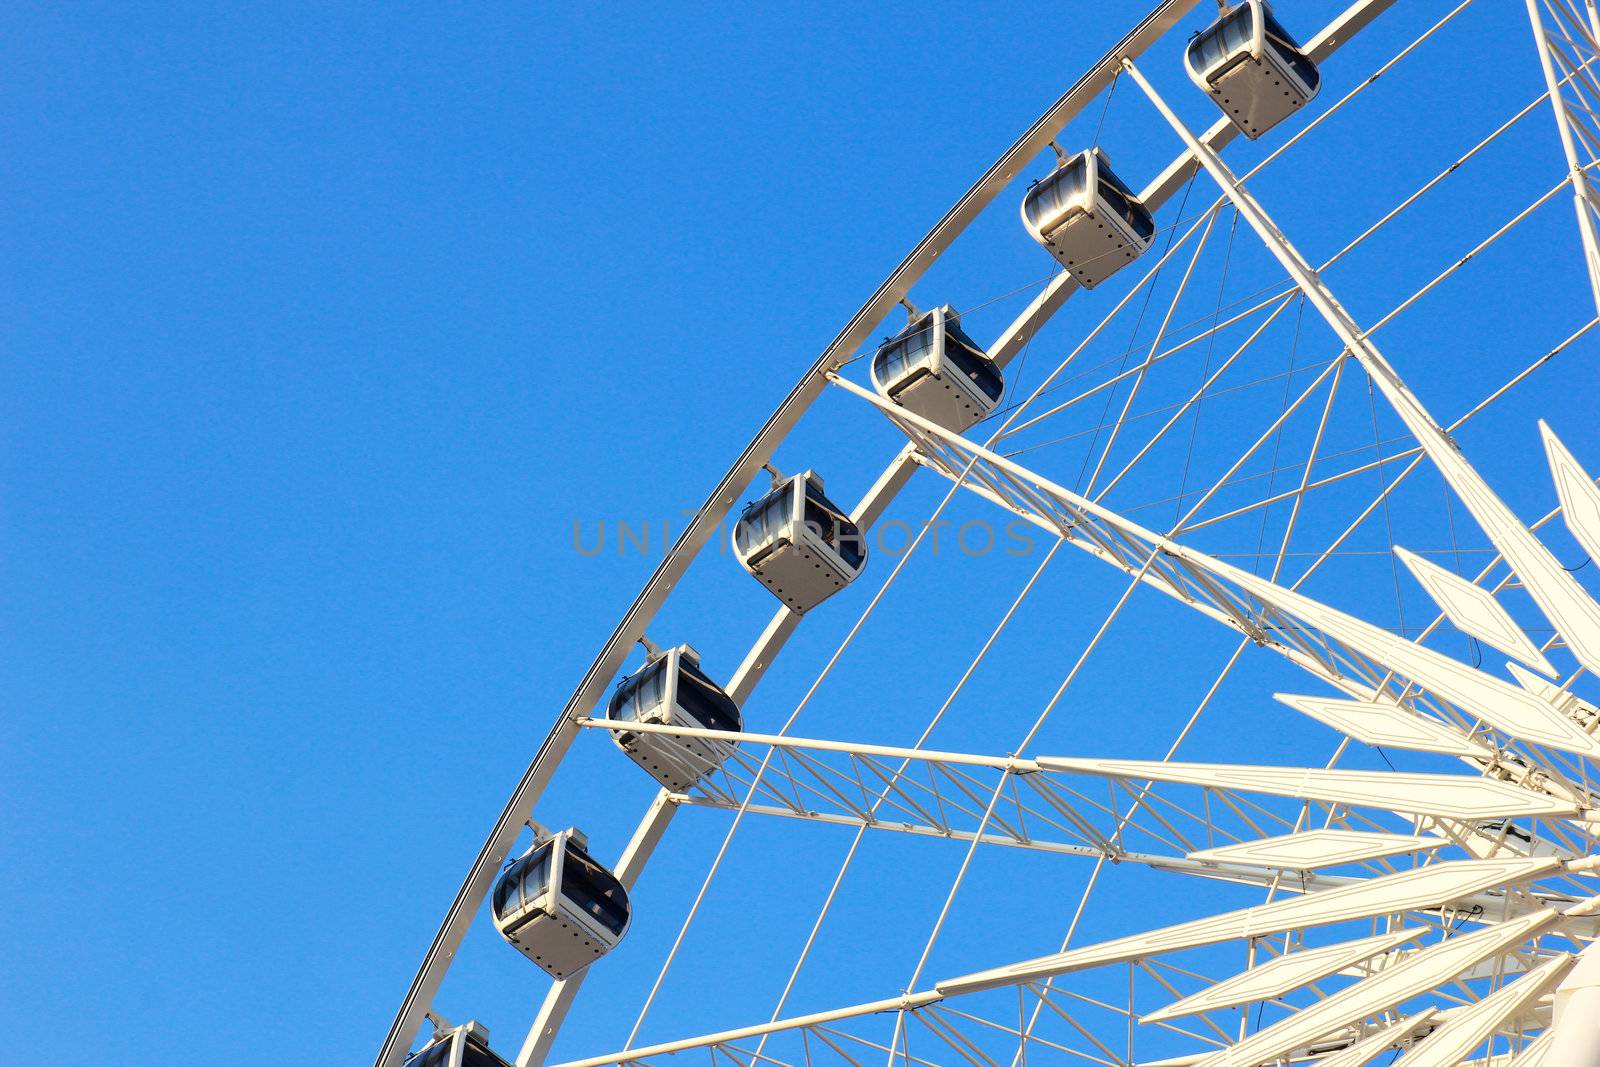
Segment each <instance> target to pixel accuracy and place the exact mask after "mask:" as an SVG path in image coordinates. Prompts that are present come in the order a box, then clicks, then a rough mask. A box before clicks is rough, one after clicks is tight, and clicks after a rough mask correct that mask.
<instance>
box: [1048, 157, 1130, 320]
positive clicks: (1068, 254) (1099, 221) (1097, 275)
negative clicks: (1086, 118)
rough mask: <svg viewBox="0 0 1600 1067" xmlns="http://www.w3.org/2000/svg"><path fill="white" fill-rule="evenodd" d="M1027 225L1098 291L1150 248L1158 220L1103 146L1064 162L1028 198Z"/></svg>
mask: <svg viewBox="0 0 1600 1067" xmlns="http://www.w3.org/2000/svg"><path fill="white" fill-rule="evenodd" d="M1022 224H1023V225H1024V226H1026V227H1027V229H1028V232H1029V233H1030V234H1032V235H1033V239H1034V240H1035V241H1038V242H1039V243H1040V244H1042V245H1044V247H1045V248H1047V249H1049V250H1050V253H1051V254H1052V255H1054V256H1055V257H1056V259H1058V260H1060V261H1061V265H1062V266H1064V267H1066V268H1067V270H1069V271H1071V272H1072V276H1073V277H1074V278H1075V279H1077V281H1078V284H1079V285H1082V286H1083V287H1084V288H1085V289H1093V288H1094V287H1095V286H1097V285H1099V284H1100V283H1101V282H1103V281H1105V280H1106V279H1107V278H1109V277H1111V275H1113V274H1115V273H1116V272H1117V271H1119V270H1121V269H1122V268H1123V267H1125V266H1127V265H1128V264H1129V263H1132V262H1133V261H1134V260H1135V259H1137V258H1138V257H1139V255H1140V254H1141V253H1143V252H1144V250H1145V249H1146V248H1149V247H1150V241H1151V240H1152V239H1153V238H1154V237H1155V233H1156V223H1155V219H1154V218H1152V217H1151V215H1150V212H1149V211H1147V210H1146V209H1145V206H1144V204H1143V203H1141V202H1140V200H1139V198H1138V197H1137V196H1136V195H1134V193H1133V191H1132V190H1131V189H1129V188H1128V187H1127V186H1126V185H1124V184H1122V182H1121V181H1120V180H1119V179H1118V178H1117V176H1116V174H1114V173H1113V172H1112V170H1111V160H1110V159H1109V158H1107V156H1106V154H1105V153H1104V152H1102V151H1101V150H1100V149H1098V148H1091V149H1089V150H1088V151H1084V152H1079V153H1078V154H1077V155H1075V156H1073V157H1072V158H1071V159H1067V160H1064V161H1063V162H1062V163H1061V165H1060V166H1058V167H1057V168H1056V169H1055V172H1054V173H1053V174H1051V175H1050V176H1049V177H1048V178H1045V179H1044V180H1043V181H1041V182H1038V183H1036V184H1035V185H1034V186H1033V188H1031V189H1029V190H1028V195H1027V196H1025V197H1023V198H1022Z"/></svg>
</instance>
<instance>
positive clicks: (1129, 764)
mask: <svg viewBox="0 0 1600 1067" xmlns="http://www.w3.org/2000/svg"><path fill="white" fill-rule="evenodd" d="M1035 762H1037V763H1038V764H1039V766H1040V767H1042V768H1044V769H1045V770H1049V771H1067V772H1073V773H1079V774H1099V775H1111V776H1113V777H1118V778H1130V779H1139V780H1144V779H1150V780H1153V781H1157V782H1177V783H1181V784H1186V785H1196V786H1209V787H1211V788H1215V789H1234V790H1240V791H1243V792H1247V793H1267V794H1271V795H1274V796H1283V797H1293V798H1295V799H1296V800H1320V801H1326V802H1328V803H1337V804H1354V805H1358V806H1361V807H1369V808H1383V809H1386V810H1388V811H1395V812H1401V813H1404V814H1408V815H1436V816H1440V817H1442V818H1450V819H1493V818H1516V817H1518V816H1524V815H1571V814H1573V813H1574V812H1575V811H1576V809H1575V808H1574V807H1573V806H1572V804H1570V803H1569V802H1567V801H1565V800H1561V799H1559V798H1557V797H1552V796H1549V795H1547V794H1544V793H1534V792H1531V791H1529V790H1526V789H1523V788H1521V787H1520V786H1516V785H1513V784H1511V783H1510V782H1498V781H1492V780H1490V779H1487V778H1471V777H1468V776H1466V775H1456V774H1414V773H1409V772H1395V771H1364V770H1313V769H1309V768H1303V767H1261V766H1251V765H1248V764H1234V763H1167V762H1162V761H1158V760H1119V759H1080V758H1062V757H1056V756H1039V757H1037V759H1036V761H1035Z"/></svg>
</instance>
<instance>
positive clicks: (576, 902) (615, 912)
mask: <svg viewBox="0 0 1600 1067" xmlns="http://www.w3.org/2000/svg"><path fill="white" fill-rule="evenodd" d="M587 846H588V841H587V839H585V838H584V836H583V834H582V833H581V832H579V831H578V830H574V829H568V830H563V831H561V832H560V833H558V834H552V835H549V836H546V837H543V838H542V839H541V840H539V841H538V842H536V843H535V844H534V846H533V847H532V848H530V849H529V850H528V851H527V852H525V853H523V854H522V856H521V857H520V858H519V859H517V861H516V862H514V863H512V864H511V866H509V867H507V868H506V870H505V873H503V874H501V875H500V881H499V883H498V884H497V885H496V886H495V888H494V907H493V910H494V925H495V929H497V930H499V931H500V936H502V937H504V938H505V939H506V940H507V941H509V942H511V944H512V945H514V946H515V947H516V948H517V949H518V951H520V952H521V953H522V954H523V955H524V956H526V957H528V958H529V959H530V960H532V961H533V962H534V963H537V964H538V965H539V966H540V967H542V968H544V969H545V971H546V972H548V973H549V974H550V975H551V977H554V978H568V977H571V976H572V975H574V974H577V973H578V972H579V971H581V970H583V969H584V968H585V967H587V966H589V964H591V963H593V962H594V961H595V960H597V959H599V958H600V957H601V956H604V955H605V954H606V953H607V952H610V951H611V950H612V949H613V948H615V947H616V946H617V942H619V941H621V940H622V935H623V934H625V933H627V932H628V919H629V910H628V891H627V890H626V889H624V888H623V885H622V883H621V882H619V881H618V880H617V876H616V875H614V874H612V873H611V872H610V871H609V870H607V869H606V868H605V867H602V866H601V865H600V864H598V863H596V862H595V861H594V860H593V859H592V858H590V856H589V854H588V853H587V852H585V851H584V849H585V848H586V847H587Z"/></svg>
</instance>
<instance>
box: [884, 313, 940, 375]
mask: <svg viewBox="0 0 1600 1067" xmlns="http://www.w3.org/2000/svg"><path fill="white" fill-rule="evenodd" d="M935 340H936V335H935V333H934V325H933V313H932V312H929V313H928V314H926V315H922V316H919V317H918V318H917V319H916V321H914V322H912V323H911V324H910V325H909V326H907V327H906V328H905V329H904V330H901V331H900V332H899V333H897V334H895V335H894V337H893V338H892V339H891V340H889V341H886V342H884V344H883V346H882V347H881V348H879V349H878V354H877V355H876V356H874V357H873V359H872V367H873V372H874V373H875V374H876V375H877V377H878V380H879V381H880V382H883V383H884V385H886V386H888V385H893V384H894V383H895V382H897V381H899V380H900V379H901V378H903V377H904V376H905V375H906V374H908V373H910V372H911V371H912V370H914V369H915V368H916V366H917V365H918V364H919V363H921V362H923V361H924V360H926V359H928V358H929V357H931V356H932V354H933V347H934V341H935Z"/></svg>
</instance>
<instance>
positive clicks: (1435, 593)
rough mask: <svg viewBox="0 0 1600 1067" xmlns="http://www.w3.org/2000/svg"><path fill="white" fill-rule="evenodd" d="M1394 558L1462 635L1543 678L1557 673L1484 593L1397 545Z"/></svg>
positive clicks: (1498, 606) (1525, 635)
mask: <svg viewBox="0 0 1600 1067" xmlns="http://www.w3.org/2000/svg"><path fill="white" fill-rule="evenodd" d="M1394 554H1395V555H1396V556H1399V557H1400V562H1402V563H1404V564H1405V565H1406V568H1407V569H1408V570H1410V571H1411V575H1412V577H1414V578H1415V579H1416V580H1417V582H1418V584H1420V585H1421V586H1422V588H1423V589H1424V590H1425V591H1426V592H1427V594H1428V595H1429V596H1430V597H1432V598H1433V602H1434V603H1435V604H1438V605H1439V610H1441V611H1443V612H1444V613H1445V616H1446V617H1448V618H1449V620H1450V621H1451V622H1453V623H1455V624H1456V626H1457V627H1459V628H1460V629H1461V630H1462V631H1463V632H1465V633H1467V634H1470V635H1471V636H1473V637H1476V638H1477V639H1478V640H1479V641H1482V642H1483V643H1484V644H1487V645H1493V646H1494V647H1495V648H1498V649H1499V650H1500V651H1501V652H1504V653H1505V654H1506V655H1508V656H1512V657H1514V658H1516V659H1519V660H1521V661H1522V662H1523V663H1526V664H1527V665H1528V666H1530V667H1533V668H1535V669H1537V670H1539V671H1541V672H1543V673H1544V674H1548V675H1554V674H1555V673H1556V669H1555V667H1554V666H1552V665H1551V663H1550V661H1549V660H1547V659H1545V658H1544V654H1543V653H1542V652H1540V651H1539V649H1538V646H1536V645H1535V644H1534V643H1533V642H1532V641H1531V640H1529V638H1528V635H1527V634H1525V633H1523V632H1522V628H1521V627H1520V626H1518V625H1517V624H1516V622H1515V621H1514V620H1513V619H1512V618H1511V615H1510V614H1509V613H1508V612H1507V611H1506V609H1505V608H1503V607H1501V606H1500V602H1499V601H1498V600H1496V599H1495V598H1494V595H1493V594H1492V593H1490V592H1489V591H1488V590H1487V589H1484V588H1481V587H1480V586H1476V585H1473V584H1472V583H1471V582H1469V581H1467V580H1466V579H1465V578H1463V577H1461V576H1460V575H1459V574H1454V573H1452V572H1450V571H1447V570H1445V569H1444V568H1443V567H1441V566H1439V565H1438V564H1437V563H1431V562H1429V561H1428V560H1425V559H1423V558H1422V557H1421V556H1419V555H1417V554H1416V553H1414V552H1410V551H1408V550H1406V549H1404V548H1401V547H1399V546H1398V545H1396V546H1395V550H1394Z"/></svg>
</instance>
